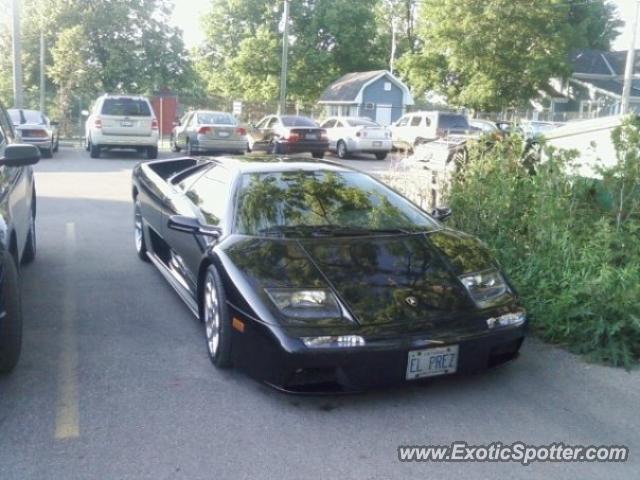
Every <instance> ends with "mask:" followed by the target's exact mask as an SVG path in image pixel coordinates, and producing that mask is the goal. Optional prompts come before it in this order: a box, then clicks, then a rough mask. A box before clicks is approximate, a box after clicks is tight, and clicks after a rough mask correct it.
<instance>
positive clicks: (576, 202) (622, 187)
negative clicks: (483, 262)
mask: <svg viewBox="0 0 640 480" xmlns="http://www.w3.org/2000/svg"><path fill="white" fill-rule="evenodd" d="M613 141H614V144H615V146H616V149H617V165H616V166H615V167H613V168H610V169H601V171H600V173H601V175H602V179H601V180H597V181H596V180H590V179H581V178H578V177H576V176H574V175H572V173H571V171H572V165H574V163H575V162H576V160H577V158H576V154H575V153H572V152H561V151H553V150H552V149H547V152H546V153H547V155H546V160H545V161H543V162H541V163H539V164H537V165H536V166H535V171H534V172H531V170H530V169H529V168H527V167H526V166H524V165H523V164H522V162H521V158H522V153H523V148H524V145H523V142H522V140H521V139H520V138H518V137H513V138H510V139H508V140H506V141H504V142H500V143H498V144H497V145H496V146H495V147H494V148H491V149H487V148H486V147H480V146H478V147H476V148H472V149H471V151H470V152H469V162H468V163H467V165H466V167H465V168H464V169H463V170H461V171H460V172H459V173H458V174H457V175H456V177H455V179H454V181H453V183H452V185H451V189H450V192H449V204H450V206H451V207H452V208H453V209H454V217H453V218H452V221H453V223H454V227H455V228H459V229H461V230H464V231H466V232H468V233H472V234H475V235H477V236H478V237H479V238H481V239H482V240H483V241H484V242H485V243H486V244H487V245H488V246H489V247H490V248H491V249H492V250H493V252H494V253H495V255H496V256H497V258H498V259H499V261H500V262H501V264H502V266H503V267H504V269H505V270H506V272H507V273H508V274H509V276H510V277H511V279H512V280H513V282H514V283H515V285H516V286H517V287H518V289H519V291H520V294H521V296H522V299H523V302H524V304H525V306H526V308H527V310H528V311H529V314H530V318H531V320H532V325H533V327H534V329H535V330H536V331H537V332H538V333H539V334H540V335H541V336H542V337H543V338H545V339H547V340H549V341H552V342H557V343H561V344H564V345H566V346H567V347H568V348H569V349H570V350H572V351H575V352H578V353H581V354H586V355H588V356H590V357H592V358H593V359H596V360H599V361H603V362H606V363H609V364H612V365H622V366H625V367H629V366H630V365H632V364H633V363H635V362H637V361H638V359H639V358H640V122H638V120H636V119H629V120H627V121H626V122H625V123H624V125H623V126H622V127H620V128H618V129H616V131H615V132H614V133H613Z"/></svg>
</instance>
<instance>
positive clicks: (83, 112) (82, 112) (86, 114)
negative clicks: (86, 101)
mask: <svg viewBox="0 0 640 480" xmlns="http://www.w3.org/2000/svg"><path fill="white" fill-rule="evenodd" d="M80 115H82V116H83V117H88V116H89V110H82V111H81V112H80Z"/></svg>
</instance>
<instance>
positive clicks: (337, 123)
mask: <svg viewBox="0 0 640 480" xmlns="http://www.w3.org/2000/svg"><path fill="white" fill-rule="evenodd" d="M342 127H344V125H343V123H342V122H341V121H340V120H336V128H342Z"/></svg>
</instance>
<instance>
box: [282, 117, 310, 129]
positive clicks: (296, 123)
mask: <svg viewBox="0 0 640 480" xmlns="http://www.w3.org/2000/svg"><path fill="white" fill-rule="evenodd" d="M281 119H282V125H284V126H285V127H317V126H318V125H316V122H314V121H313V120H311V119H310V118H307V117H295V116H290V115H285V116H284V117H281Z"/></svg>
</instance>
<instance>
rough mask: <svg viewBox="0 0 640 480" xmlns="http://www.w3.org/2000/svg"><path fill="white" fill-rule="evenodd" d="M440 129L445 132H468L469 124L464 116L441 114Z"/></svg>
mask: <svg viewBox="0 0 640 480" xmlns="http://www.w3.org/2000/svg"><path fill="white" fill-rule="evenodd" d="M438 121H439V123H440V125H439V127H440V128H442V129H444V130H453V129H456V130H468V129H469V122H468V121H467V118H466V117H465V116H464V115H456V114H448V113H445V114H440V119H439V120H438Z"/></svg>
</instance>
